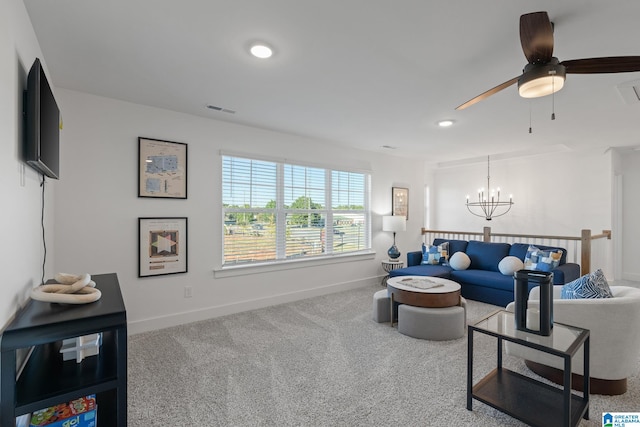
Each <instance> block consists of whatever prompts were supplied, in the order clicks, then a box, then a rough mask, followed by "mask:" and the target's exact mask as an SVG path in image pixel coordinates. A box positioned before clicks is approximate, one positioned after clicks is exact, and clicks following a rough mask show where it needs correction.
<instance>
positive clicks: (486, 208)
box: [467, 156, 513, 221]
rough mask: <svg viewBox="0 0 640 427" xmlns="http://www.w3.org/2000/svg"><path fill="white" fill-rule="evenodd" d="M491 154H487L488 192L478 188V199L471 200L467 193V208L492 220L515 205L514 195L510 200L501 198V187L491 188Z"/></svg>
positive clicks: (474, 213)
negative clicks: (475, 200)
mask: <svg viewBox="0 0 640 427" xmlns="http://www.w3.org/2000/svg"><path fill="white" fill-rule="evenodd" d="M489 171H490V169H489V156H487V192H486V193H485V190H484V188H481V189H479V190H478V201H477V202H470V201H469V195H467V209H468V210H469V212H471V213H472V214H473V215H475V216H480V217H483V218H484V219H486V220H487V221H491V219H492V218H494V217H499V216H502V215H504V214H506V213H507V212H509V210H511V206H513V195H509V201H508V202H507V201H506V200H502V201H501V200H500V188H499V187H498V188H497V189H495V190H494V189H493V188H491V175H490V174H489Z"/></svg>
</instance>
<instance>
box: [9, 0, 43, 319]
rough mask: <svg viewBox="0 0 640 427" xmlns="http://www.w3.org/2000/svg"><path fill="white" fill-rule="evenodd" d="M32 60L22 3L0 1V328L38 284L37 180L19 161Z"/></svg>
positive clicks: (35, 50) (32, 40) (33, 42)
mask: <svg viewBox="0 0 640 427" xmlns="http://www.w3.org/2000/svg"><path fill="white" fill-rule="evenodd" d="M36 57H40V58H42V54H41V51H40V46H39V45H38V41H37V39H36V37H35V33H34V31H33V27H32V26H31V22H30V21H29V17H28V15H27V12H26V10H25V7H24V4H23V3H22V1H21V0H3V1H2V2H0V183H1V184H2V185H0V189H1V190H0V192H1V193H0V195H1V198H0V200H1V202H0V203H1V208H0V220H1V221H0V222H1V223H2V239H1V240H2V243H1V244H0V269H1V271H2V284H1V285H0V295H1V297H0V329H2V327H3V325H5V324H6V323H7V321H8V320H9V319H11V318H12V317H13V315H14V313H15V312H16V310H17V309H18V308H19V307H20V306H21V305H23V304H24V303H25V302H26V300H27V297H28V292H29V290H30V289H31V288H32V287H33V286H35V285H37V284H39V283H40V278H41V275H42V272H41V268H42V256H43V249H42V229H41V227H40V214H41V190H40V185H39V176H38V174H37V173H36V172H35V171H34V170H32V169H31V168H29V167H25V166H24V163H22V161H21V160H20V158H21V157H20V153H21V144H22V138H23V130H22V126H23V125H22V92H23V90H24V89H25V87H26V80H27V73H28V71H29V68H30V67H31V64H32V63H33V61H34V59H35V58H36ZM45 63H46V61H45ZM45 68H46V64H45ZM55 186H56V184H55V183H52V182H51V181H47V185H46V197H45V200H46V207H45V225H46V229H47V243H48V245H50V247H53V245H54V241H53V233H52V230H53V215H52V212H53V194H54V188H55ZM52 252H53V251H50V252H49V254H48V256H47V271H48V272H47V275H50V272H51V271H53V270H52V268H51V266H53V262H54V258H53V253H52Z"/></svg>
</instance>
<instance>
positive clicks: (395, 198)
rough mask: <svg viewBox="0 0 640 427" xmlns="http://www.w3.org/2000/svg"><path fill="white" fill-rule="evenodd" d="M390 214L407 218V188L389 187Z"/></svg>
mask: <svg viewBox="0 0 640 427" xmlns="http://www.w3.org/2000/svg"><path fill="white" fill-rule="evenodd" d="M391 215H402V216H404V217H405V218H406V219H409V189H408V188H401V187H392V188H391Z"/></svg>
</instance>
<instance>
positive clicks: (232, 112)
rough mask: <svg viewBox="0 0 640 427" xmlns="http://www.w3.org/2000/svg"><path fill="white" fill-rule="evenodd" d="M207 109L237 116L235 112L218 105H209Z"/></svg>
mask: <svg viewBox="0 0 640 427" xmlns="http://www.w3.org/2000/svg"><path fill="white" fill-rule="evenodd" d="M207 108H208V109H210V110H214V111H222V112H223V113H229V114H235V113H236V112H235V111H234V110H230V109H228V108H222V107H218V106H216V105H211V104H207Z"/></svg>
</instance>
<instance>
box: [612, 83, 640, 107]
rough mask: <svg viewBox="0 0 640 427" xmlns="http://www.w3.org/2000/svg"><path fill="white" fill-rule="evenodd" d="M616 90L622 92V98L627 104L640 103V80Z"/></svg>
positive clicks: (620, 86) (620, 85) (624, 84)
mask: <svg viewBox="0 0 640 427" xmlns="http://www.w3.org/2000/svg"><path fill="white" fill-rule="evenodd" d="M616 89H618V92H620V96H622V99H623V100H624V102H625V104H636V103H638V102H640V80H634V81H632V82H626V83H621V84H619V85H618V86H616Z"/></svg>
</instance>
